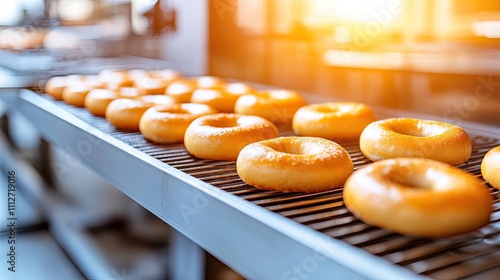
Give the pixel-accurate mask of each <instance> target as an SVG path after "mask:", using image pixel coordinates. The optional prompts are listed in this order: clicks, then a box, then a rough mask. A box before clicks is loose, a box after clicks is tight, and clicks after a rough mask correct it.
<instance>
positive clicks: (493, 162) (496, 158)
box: [481, 146, 500, 190]
mask: <svg viewBox="0 0 500 280" xmlns="http://www.w3.org/2000/svg"><path fill="white" fill-rule="evenodd" d="M481 174H482V175H483V178H484V179H485V180H486V181H487V182H488V183H489V184H490V185H491V186H493V187H495V188H497V189H499V190H500V146H497V147H495V148H493V149H491V150H489V151H488V152H487V153H486V155H485V156H484V158H483V161H482V162H481Z"/></svg>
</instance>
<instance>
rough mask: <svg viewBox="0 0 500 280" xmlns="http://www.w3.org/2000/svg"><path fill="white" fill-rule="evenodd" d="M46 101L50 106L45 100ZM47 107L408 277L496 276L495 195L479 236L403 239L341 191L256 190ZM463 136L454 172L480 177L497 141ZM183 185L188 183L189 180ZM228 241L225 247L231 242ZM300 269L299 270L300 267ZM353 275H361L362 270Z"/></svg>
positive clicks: (96, 121) (83, 115)
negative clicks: (463, 158) (354, 207)
mask: <svg viewBox="0 0 500 280" xmlns="http://www.w3.org/2000/svg"><path fill="white" fill-rule="evenodd" d="M46 99H47V100H50V97H46ZM49 102H51V103H53V104H55V105H56V106H57V107H58V108H60V109H63V110H64V111H67V112H69V113H71V114H73V115H74V116H76V117H78V118H79V119H81V120H83V121H84V122H86V123H87V124H89V125H91V126H93V127H95V128H97V129H99V130H100V131H102V132H104V133H105V134H107V135H111V136H112V137H114V138H116V139H118V140H120V141H123V142H124V143H126V144H127V145H130V146H131V147H133V148H135V149H136V150H138V151H140V152H142V153H144V154H147V155H149V156H151V157H153V158H155V159H157V160H159V161H161V162H163V163H165V164H168V165H169V166H171V167H174V168H175V169H178V170H180V171H182V172H184V173H186V174H188V175H190V176H192V177H194V178H197V179H199V180H202V181H203V182H206V183H208V184H210V185H211V186H214V187H215V188H218V189H220V190H223V191H225V192H227V193H230V194H232V195H234V196H237V197H239V198H242V199H244V200H246V201H249V202H251V203H253V204H255V205H258V206H260V207H263V208H265V209H267V210H269V211H272V212H274V213H277V214H279V215H281V216H283V217H286V218H288V219H291V220H293V221H295V222H297V223H300V224H302V225H305V226H307V227H309V228H310V229H313V230H314V231H317V232H319V233H321V234H324V235H326V236H329V237H332V238H334V239H337V240H341V241H343V242H345V243H346V244H349V245H351V246H354V247H357V248H361V249H362V250H364V251H366V252H369V253H370V254H372V255H376V256H378V257H380V258H382V259H384V260H387V261H389V262H390V263H393V264H396V265H397V266H400V267H403V268H405V269H408V270H409V271H411V272H412V273H415V274H420V275H422V276H428V277H431V278H436V279H456V278H471V279H472V278H477V279H484V278H485V277H491V275H495V274H496V273H498V271H499V269H500V250H499V249H500V210H499V209H500V192H499V191H498V190H495V189H493V188H491V187H490V190H491V192H492V194H493V196H494V199H495V200H494V213H493V215H492V216H491V223H490V224H489V225H487V226H485V227H484V228H482V229H481V230H479V231H476V232H473V233H470V234H465V235H461V236H457V237H453V238H445V239H437V240H432V239H424V238H413V237H406V236H402V235H399V234H395V233H392V232H389V231H386V230H383V229H379V228H377V227H374V226H370V225H367V224H365V223H363V222H362V221H360V220H358V219H357V218H355V217H354V216H353V215H352V214H351V213H350V212H349V211H348V210H347V209H346V208H345V206H344V204H343V200H342V189H337V190H331V191H325V192H321V193H314V194H301V193H279V192H272V191H263V190H258V189H255V188H253V187H251V186H248V185H246V184H245V183H244V182H242V181H241V180H240V178H239V177H238V175H237V173H236V168H235V163H234V162H225V161H212V160H202V159H198V158H195V157H193V156H191V155H190V154H189V153H187V151H186V150H185V149H184V146H183V145H182V144H175V145H157V144H153V143H151V142H148V141H147V140H145V139H144V138H143V137H142V135H141V134H140V133H129V132H121V131H116V130H115V129H114V127H113V126H112V125H110V124H109V123H108V122H107V121H106V120H105V119H103V118H98V117H94V116H92V115H91V114H89V113H88V112H87V111H86V110H85V109H82V108H76V107H73V106H69V105H67V104H65V103H63V102H58V101H52V100H50V101H49ZM468 132H469V134H470V136H471V139H472V141H473V152H472V157H471V158H470V160H469V161H468V162H466V163H464V164H462V165H460V166H459V167H460V168H462V169H464V170H466V171H468V172H470V173H472V174H474V175H476V176H479V177H480V163H481V160H482V158H483V156H484V154H485V153H486V152H487V151H488V150H489V149H491V148H492V147H495V146H497V145H500V139H497V138H493V137H490V136H486V135H482V134H481V133H476V132H474V131H470V130H469V131H468ZM281 134H282V135H293V132H291V130H289V129H286V128H285V129H282V130H281ZM343 146H344V147H345V148H346V150H347V151H348V152H349V154H350V155H351V158H352V159H353V162H354V165H355V169H357V168H359V167H361V166H364V165H366V164H368V163H370V161H369V160H368V159H366V158H365V157H364V156H363V155H362V153H361V152H360V150H359V147H358V143H348V144H344V145H343ZM103 156H105V155H103ZM187 180H188V181H189V178H188V179H187ZM221 218H222V217H221ZM245 230H252V229H251V228H247V229H245ZM256 234H258V233H256ZM227 238H228V242H230V240H231V237H230V236H228V237H227ZM269 243H270V244H269V245H266V244H260V245H256V246H271V244H272V243H273V240H269ZM283 257H284V258H286V257H288V256H283ZM302 265H303V268H304V262H303V263H302ZM311 266H312V264H311ZM397 266H394V268H395V267H397ZM305 268H307V266H305ZM358 269H359V270H360V271H362V270H363V269H364V268H363V267H359V268H358ZM367 269H368V268H367ZM361 274H363V273H361ZM283 275H285V274H283ZM290 275H293V274H290ZM496 275H498V274H496ZM295 276H297V275H295ZM290 277H291V276H290ZM380 277H383V276H381V275H373V278H380ZM402 277H403V276H402ZM367 278H370V277H367ZM290 279H293V278H290Z"/></svg>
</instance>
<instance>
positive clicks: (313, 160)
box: [236, 136, 353, 192]
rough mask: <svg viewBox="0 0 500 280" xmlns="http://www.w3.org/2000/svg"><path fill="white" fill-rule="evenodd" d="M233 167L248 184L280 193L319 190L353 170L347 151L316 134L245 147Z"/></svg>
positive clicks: (335, 184)
mask: <svg viewBox="0 0 500 280" xmlns="http://www.w3.org/2000/svg"><path fill="white" fill-rule="evenodd" d="M236 170H237V172H238V175H239V176H240V178H241V179H242V180H243V181H244V182H245V183H247V184H249V185H251V186H254V187H256V188H259V189H265V190H273V191H281V192H319V191H325V190H330V189H334V188H338V187H340V186H342V185H343V184H344V183H345V181H346V180H347V178H348V177H349V176H350V175H351V174H352V172H353V163H352V160H351V157H350V156H349V154H348V153H347V151H346V150H345V149H344V148H342V147H341V146H340V145H338V144H337V143H335V142H333V141H330V140H327V139H323V138H319V137H297V136H295V137H279V138H275V139H270V140H264V141H260V142H257V143H252V144H250V145H248V146H246V147H244V148H243V149H242V150H241V152H240V154H239V156H238V159H237V161H236Z"/></svg>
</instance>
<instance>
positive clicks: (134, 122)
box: [105, 95, 175, 131]
mask: <svg viewBox="0 0 500 280" xmlns="http://www.w3.org/2000/svg"><path fill="white" fill-rule="evenodd" d="M172 104H175V100H174V99H173V98H172V97H170V96H166V95H145V96H139V97H137V98H134V99H129V98H118V99H115V100H113V101H111V103H109V105H108V107H107V108H106V112H105V116H106V119H107V120H108V121H109V122H110V123H111V124H112V125H114V126H115V127H116V128H117V129H121V130H127V131H139V122H140V120H141V117H142V115H143V114H144V112H146V110H147V109H149V108H151V107H153V106H156V105H172Z"/></svg>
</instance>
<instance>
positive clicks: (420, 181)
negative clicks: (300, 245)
mask: <svg viewBox="0 0 500 280" xmlns="http://www.w3.org/2000/svg"><path fill="white" fill-rule="evenodd" d="M388 176H389V180H390V181H392V182H395V183H398V184H400V185H402V186H404V187H407V188H415V189H430V188H431V184H429V182H428V180H426V179H425V178H424V176H418V175H417V174H396V173H390V174H388Z"/></svg>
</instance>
